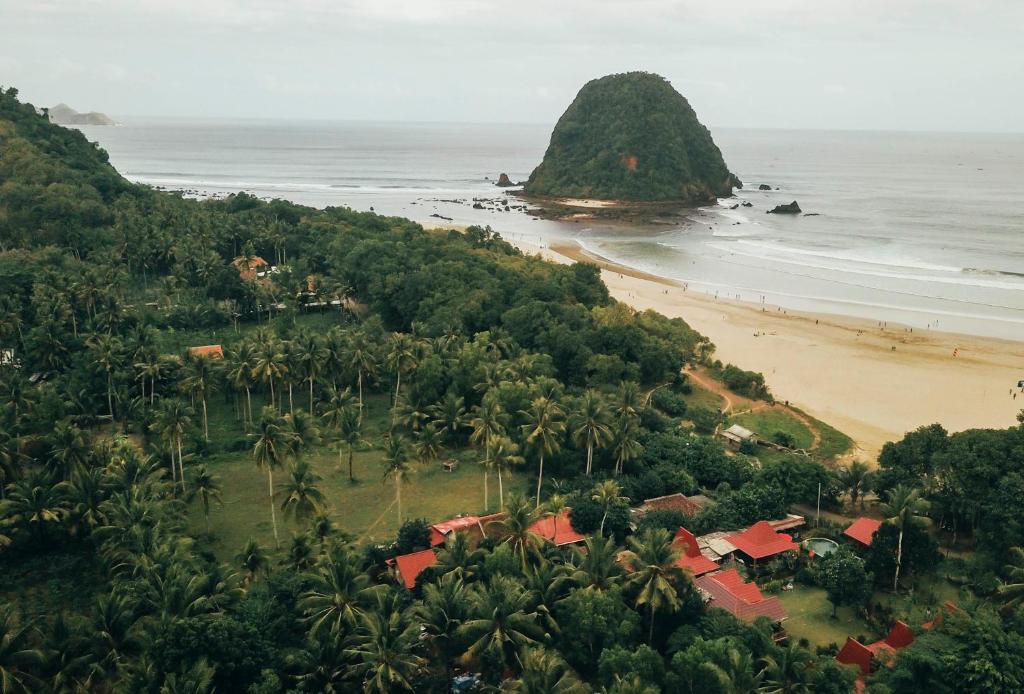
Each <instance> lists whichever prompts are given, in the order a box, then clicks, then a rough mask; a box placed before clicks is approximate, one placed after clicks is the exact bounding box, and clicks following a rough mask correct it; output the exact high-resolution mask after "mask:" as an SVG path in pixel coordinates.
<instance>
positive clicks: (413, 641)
mask: <svg viewBox="0 0 1024 694" xmlns="http://www.w3.org/2000/svg"><path fill="white" fill-rule="evenodd" d="M419 638H420V625H419V624H418V623H416V622H414V621H412V620H410V619H408V618H407V617H406V616H405V614H404V613H403V612H401V611H400V610H398V609H396V608H395V606H394V605H388V606H384V607H383V609H381V610H379V611H378V610H371V611H368V612H364V613H363V614H362V615H360V618H359V627H358V628H357V629H356V633H355V634H354V635H353V637H352V645H351V646H350V647H349V648H346V649H345V654H346V655H348V656H349V657H350V658H352V659H353V660H354V662H355V665H354V667H353V672H354V674H356V675H358V676H359V680H360V681H361V682H362V683H363V686H362V690H363V692H365V694H390V692H399V691H409V692H411V691H415V685H416V676H417V674H418V673H419V672H420V670H421V669H422V668H423V667H424V666H425V665H426V661H425V660H424V659H423V657H422V656H419V655H417V654H416V650H417V647H418V645H419Z"/></svg>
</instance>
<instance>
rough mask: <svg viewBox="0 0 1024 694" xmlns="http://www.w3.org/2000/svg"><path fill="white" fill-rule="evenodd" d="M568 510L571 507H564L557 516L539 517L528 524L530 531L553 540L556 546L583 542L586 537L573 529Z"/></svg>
mask: <svg viewBox="0 0 1024 694" xmlns="http://www.w3.org/2000/svg"><path fill="white" fill-rule="evenodd" d="M570 511H571V509H566V510H564V511H562V512H561V513H559V514H558V515H557V516H545V517H544V518H541V519H540V520H539V521H537V522H535V523H534V524H533V525H531V526H530V532H531V533H534V534H535V535H540V536H541V537H543V538H544V539H545V540H548V541H549V542H554V543H555V545H556V546H558V547H561V546H562V545H572V544H576V543H577V542H583V541H584V540H586V539H587V538H586V536H584V535H580V534H579V533H578V532H576V531H575V530H573V527H572V523H570V522H569V514H570Z"/></svg>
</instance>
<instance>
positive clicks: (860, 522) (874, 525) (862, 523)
mask: <svg viewBox="0 0 1024 694" xmlns="http://www.w3.org/2000/svg"><path fill="white" fill-rule="evenodd" d="M881 526H882V521H879V520H875V519H874V518H864V517H861V518H858V519H857V520H855V521H853V523H851V524H850V527H848V528H847V529H846V530H844V531H843V535H846V536H847V537H849V538H851V539H853V540H856V541H857V542H859V543H861V544H862V545H864V546H865V547H870V546H871V540H872V539H873V538H874V535H875V533H876V532H878V529H879V528H880V527H881Z"/></svg>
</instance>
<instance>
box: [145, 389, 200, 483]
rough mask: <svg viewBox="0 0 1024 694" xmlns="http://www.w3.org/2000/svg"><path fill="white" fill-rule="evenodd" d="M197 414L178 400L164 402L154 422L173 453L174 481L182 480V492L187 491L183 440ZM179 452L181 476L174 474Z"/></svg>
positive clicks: (172, 469) (172, 471)
mask: <svg viewBox="0 0 1024 694" xmlns="http://www.w3.org/2000/svg"><path fill="white" fill-rule="evenodd" d="M193 414H195V413H194V412H193V410H192V408H190V407H189V406H188V405H186V404H185V403H184V402H182V401H181V400H178V399H177V398H174V399H168V400H163V401H162V402H161V403H160V408H159V409H158V410H157V413H156V417H155V418H154V421H153V428H154V429H155V430H156V431H157V432H158V433H159V434H160V436H161V437H163V439H164V440H165V441H166V442H167V448H168V450H170V452H171V477H172V481H175V480H180V482H181V490H182V492H184V491H185V463H184V460H185V456H184V453H183V451H182V443H181V442H182V439H183V438H184V437H185V432H187V431H188V429H189V427H191V426H192V415H193ZM175 449H177V451H178V471H179V473H180V475H179V476H175V474H174V451H175Z"/></svg>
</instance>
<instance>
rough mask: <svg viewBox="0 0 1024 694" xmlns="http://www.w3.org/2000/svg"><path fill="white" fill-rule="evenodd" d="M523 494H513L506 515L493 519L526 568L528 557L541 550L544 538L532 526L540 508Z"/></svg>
mask: <svg viewBox="0 0 1024 694" xmlns="http://www.w3.org/2000/svg"><path fill="white" fill-rule="evenodd" d="M531 506H532V504H531V503H530V500H529V499H527V498H526V497H525V496H523V495H522V494H512V495H510V496H509V499H508V506H506V507H505V516H504V517H502V518H500V519H499V520H496V521H493V523H494V524H495V525H497V526H498V527H500V528H501V531H502V532H501V534H502V536H503V537H504V539H503V540H502V542H505V543H507V544H509V545H511V546H512V551H513V553H514V554H515V555H516V556H518V557H519V560H520V562H521V564H522V567H523V570H524V571H525V570H526V566H527V558H528V557H529V556H530V555H533V554H536V553H537V552H538V551H539V548H540V545H541V543H542V542H543V540H542V538H541V537H540V536H539V535H537V534H536V533H534V532H533V531H532V530H530V528H531V527H532V526H533V524H534V523H536V522H537V517H538V516H539V515H540V514H539V512H538V510H537V509H535V508H531Z"/></svg>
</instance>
